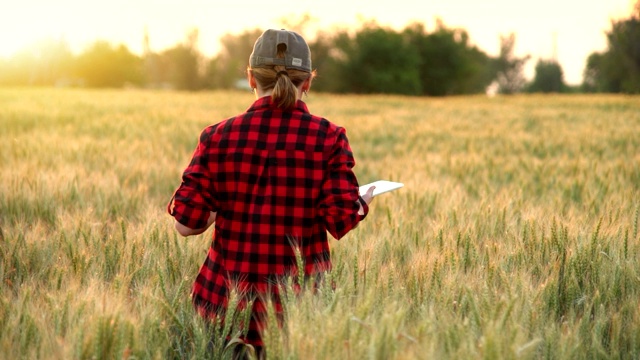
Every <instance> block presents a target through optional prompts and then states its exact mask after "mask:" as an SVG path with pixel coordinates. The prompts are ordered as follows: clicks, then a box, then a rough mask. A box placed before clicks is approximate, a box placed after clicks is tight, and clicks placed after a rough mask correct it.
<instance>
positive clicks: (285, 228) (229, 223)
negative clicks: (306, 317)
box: [168, 30, 373, 352]
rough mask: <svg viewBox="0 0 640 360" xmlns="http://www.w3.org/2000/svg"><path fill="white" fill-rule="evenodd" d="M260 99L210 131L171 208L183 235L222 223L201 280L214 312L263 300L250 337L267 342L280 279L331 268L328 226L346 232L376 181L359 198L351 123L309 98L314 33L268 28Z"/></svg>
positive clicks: (203, 300) (208, 309) (259, 44)
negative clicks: (319, 110)
mask: <svg viewBox="0 0 640 360" xmlns="http://www.w3.org/2000/svg"><path fill="white" fill-rule="evenodd" d="M249 64H250V66H249V68H248V71H247V73H248V79H249V84H250V85H251V87H252V88H253V89H254V91H255V93H256V98H257V100H256V101H255V102H254V103H253V105H251V107H249V109H248V110H247V111H246V112H245V113H243V114H240V115H238V116H235V117H232V118H229V119H227V120H224V121H222V122H220V123H218V124H215V125H212V126H209V127H207V128H205V129H204V131H203V132H202V133H201V135H200V141H199V143H198V146H197V148H196V150H195V152H194V154H193V157H192V159H191V163H190V164H189V166H188V167H187V169H186V170H185V171H184V174H183V176H182V184H181V185H180V187H179V188H178V189H177V190H176V192H175V194H174V196H173V198H172V200H171V202H170V203H169V207H168V210H169V213H170V214H171V215H172V216H173V217H174V218H175V226H176V229H177V230H178V232H179V233H180V234H181V235H183V236H189V235H195V234H200V233H202V232H204V231H205V230H207V228H209V227H210V226H211V225H212V224H213V223H214V222H215V231H214V234H213V242H212V245H211V247H210V249H209V252H208V255H207V259H206V260H205V262H204V264H203V265H202V268H201V269H200V273H199V274H198V276H197V278H196V281H195V284H194V286H193V293H192V296H193V303H194V305H195V306H196V308H197V309H198V311H199V312H200V314H202V315H203V316H205V317H206V318H211V319H213V318H216V317H221V316H223V312H224V310H225V308H226V305H227V301H228V296H229V294H230V290H231V289H232V288H236V289H237V290H238V291H239V292H240V293H242V294H243V295H244V298H243V301H241V304H240V306H241V307H242V306H245V305H246V304H247V302H246V301H248V300H253V308H252V320H251V323H250V326H249V330H248V334H247V336H246V338H245V339H243V340H244V341H245V342H246V343H248V344H251V345H253V346H254V347H255V348H256V350H257V351H258V352H261V350H262V347H263V346H264V344H263V342H262V339H261V336H260V332H261V330H262V329H264V324H265V319H264V317H265V315H266V309H265V301H264V300H265V298H270V299H272V300H273V303H274V305H275V309H276V312H278V313H280V312H281V311H282V307H281V305H280V301H279V297H278V291H279V289H278V286H277V284H278V282H279V281H280V280H282V279H283V278H286V277H287V276H294V278H295V277H296V276H297V272H298V268H297V266H296V255H295V254H296V251H297V250H299V251H300V254H301V255H302V258H303V260H304V269H303V270H304V274H305V275H306V276H309V275H316V276H317V275H318V274H321V273H322V272H325V271H328V270H330V269H331V261H330V253H329V243H328V240H327V231H328V232H329V233H331V235H332V236H333V237H334V238H336V239H340V238H341V237H342V236H344V235H345V234H346V233H347V232H349V231H350V230H351V229H353V228H355V227H356V226H357V225H358V223H359V222H360V221H362V220H363V219H364V218H365V216H366V215H367V213H368V204H369V203H370V202H371V200H372V193H373V188H371V189H369V191H368V192H367V193H366V194H365V195H363V196H362V197H360V196H359V192H358V181H357V179H356V177H355V175H354V173H353V171H352V168H353V166H354V165H355V161H354V158H353V155H352V152H351V149H350V147H349V143H348V140H347V137H346V133H345V130H344V129H343V128H341V127H338V126H336V125H334V124H332V123H331V122H329V121H328V120H326V119H324V118H321V117H319V116H315V115H312V114H311V113H309V110H308V109H307V106H306V104H305V103H304V102H303V101H301V100H300V98H301V97H302V94H303V93H306V92H307V91H308V90H309V88H310V86H311V82H312V80H313V78H314V76H315V71H312V69H311V54H310V51H309V47H308V45H307V43H306V42H305V40H304V39H303V38H302V37H301V36H300V35H298V34H296V33H294V32H292V31H285V30H267V31H265V32H264V33H263V34H262V35H261V36H260V38H258V40H257V41H256V43H255V45H254V48H253V52H252V54H251V57H250V59H249Z"/></svg>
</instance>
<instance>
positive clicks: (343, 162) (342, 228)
mask: <svg viewBox="0 0 640 360" xmlns="http://www.w3.org/2000/svg"><path fill="white" fill-rule="evenodd" d="M354 166H355V160H354V158H353V153H352V152H351V147H350V146H349V141H348V140H347V135H346V132H345V130H344V128H338V134H337V140H336V142H335V144H334V145H333V147H332V149H331V154H330V157H329V162H328V169H327V171H328V174H327V176H326V177H325V180H324V182H323V184H322V195H321V200H320V203H319V206H320V207H319V213H320V216H322V217H323V218H324V222H325V226H326V228H327V231H329V233H330V234H331V235H332V236H333V237H334V238H336V239H340V238H342V237H343V236H344V235H345V234H346V233H348V232H349V231H350V230H351V229H353V228H355V227H356V225H358V223H359V222H360V221H361V220H362V219H364V218H365V217H366V216H367V213H368V212H369V207H368V206H367V204H366V203H365V201H364V200H363V199H362V198H361V197H360V195H359V186H358V180H357V179H356V176H355V174H354V173H353V170H352V169H353V167H354ZM358 203H360V204H362V207H363V210H364V215H359V214H358V210H359V209H360V205H359V204H358Z"/></svg>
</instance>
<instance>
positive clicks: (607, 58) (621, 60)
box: [583, 1, 640, 94]
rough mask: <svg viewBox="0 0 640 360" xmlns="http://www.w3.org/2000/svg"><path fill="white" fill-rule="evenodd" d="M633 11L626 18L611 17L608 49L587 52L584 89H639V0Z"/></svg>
mask: <svg viewBox="0 0 640 360" xmlns="http://www.w3.org/2000/svg"><path fill="white" fill-rule="evenodd" d="M635 12H636V13H634V14H632V16H631V17H630V18H628V19H623V20H614V21H612V22H611V30H609V31H608V32H607V42H608V49H607V50H606V51H604V52H602V53H597V52H595V53H592V54H590V55H589V57H588V59H587V64H586V68H585V73H584V84H583V88H584V90H586V91H592V92H613V93H619V92H623V93H635V94H637V93H640V1H638V2H637V3H636V7H635Z"/></svg>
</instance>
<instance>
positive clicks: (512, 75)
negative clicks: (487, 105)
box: [494, 33, 529, 94]
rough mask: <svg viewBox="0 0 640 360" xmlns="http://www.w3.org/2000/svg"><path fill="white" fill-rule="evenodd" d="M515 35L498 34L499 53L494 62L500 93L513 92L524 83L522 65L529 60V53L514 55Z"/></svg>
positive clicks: (518, 89) (519, 89)
mask: <svg viewBox="0 0 640 360" xmlns="http://www.w3.org/2000/svg"><path fill="white" fill-rule="evenodd" d="M515 45H516V35H515V34H514V33H511V34H509V35H507V36H504V35H500V55H499V56H498V58H497V59H496V60H495V62H494V64H495V65H494V66H495V71H496V73H497V81H498V92H500V93H501V94H515V93H517V92H520V91H521V90H522V89H523V88H524V86H525V85H526V82H527V81H526V79H525V78H524V65H525V64H526V63H527V61H528V60H529V55H526V56H524V57H521V58H519V57H516V56H515V54H514V49H515Z"/></svg>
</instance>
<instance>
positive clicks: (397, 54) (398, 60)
mask: <svg viewBox="0 0 640 360" xmlns="http://www.w3.org/2000/svg"><path fill="white" fill-rule="evenodd" d="M336 40H337V41H336V51H335V52H334V53H333V56H334V58H335V60H336V64H337V69H336V70H337V71H336V75H337V76H338V79H339V80H340V81H341V85H340V86H338V87H337V89H338V90H339V91H342V92H354V93H390V94H405V95H419V94H421V93H422V88H421V84H420V76H419V75H420V74H419V71H418V67H419V63H420V55H419V53H418V51H417V49H416V48H415V47H414V46H412V45H411V44H410V43H409V41H407V40H406V39H405V37H404V36H403V35H402V34H400V33H397V32H394V31H393V30H390V29H385V28H382V27H380V26H378V25H377V24H375V23H373V22H371V23H367V24H364V26H363V27H362V28H361V29H360V30H358V31H357V32H356V34H355V35H354V36H350V35H348V34H347V33H346V32H344V31H343V32H342V33H340V34H339V36H338V37H337V38H336Z"/></svg>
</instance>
